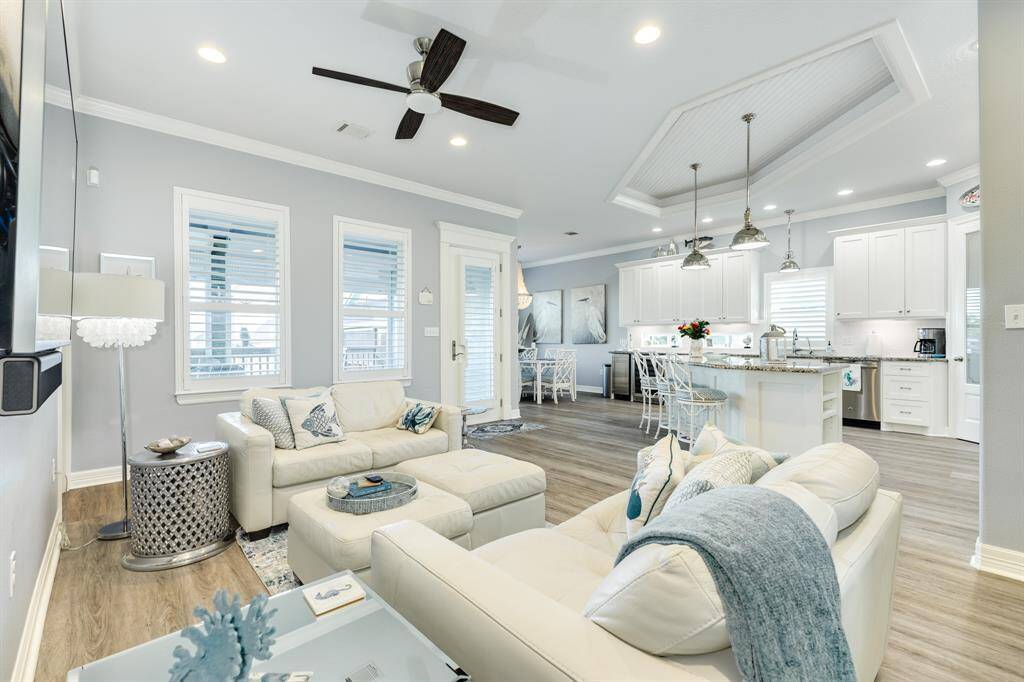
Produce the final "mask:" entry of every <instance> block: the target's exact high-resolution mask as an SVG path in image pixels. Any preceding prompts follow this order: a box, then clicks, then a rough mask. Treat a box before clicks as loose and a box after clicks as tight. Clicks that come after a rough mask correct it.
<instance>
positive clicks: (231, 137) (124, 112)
mask: <svg viewBox="0 0 1024 682" xmlns="http://www.w3.org/2000/svg"><path fill="white" fill-rule="evenodd" d="M46 101H47V102H50V103H51V104H56V105H57V106H63V107H65V108H69V107H70V105H71V94H70V93H69V92H68V91H66V90H63V89H61V88H55V87H52V86H47V88H46ZM75 111H76V112H77V113H80V114H88V115H89V116H96V117H98V118H105V119H107V120H109V121H116V122H118V123H124V124H127V125H131V126H136V127H138V128H145V129H147V130H154V131H156V132H158V133H164V134H166V135H174V136H175V137H183V138H185V139H188V140H194V141H196V142H204V143H206V144H211V145H214V146H217V147H224V148H225V149H232V150H234V151H238V152H244V153H246V154H252V155H254V156H262V157H264V158H267V159H273V160H275V161H282V162H284V163H288V164H291V165H293V166H302V167H304V168H312V169H313V170H318V171H321V172H323V173H330V174H332V175H340V176H341V177H345V178H350V179H352V180H360V181H362V182H368V183H370V184H373V185H380V186H381V187H388V188H390V189H395V190H398V191H400V192H408V193H409V194H418V195H419V196H422V197H427V198H428V199H436V200H438V201H444V202H447V203H449V204H457V205H459V206H465V207H466V208H472V209H475V210H477V211H485V212H487V213H494V214H495V215H500V216H504V217H506V218H513V219H516V220H518V219H519V217H520V216H522V215H523V210H522V209H520V208H516V207H514V206H507V205H505V204H499V203H497V202H494V201H488V200H487V199H481V198H479V197H474V196H470V195H468V194H461V193H459V192H452V191H451V190H447V189H441V188H440V187H434V186H433V185H426V184H424V183H422V182H416V181H414V180H406V179H405V178H400V177H397V176H395V175H388V174H387V173H381V172H378V171H374V170H370V169H368V168H362V167H360V166H354V165H352V164H349V163H342V162H341V161H335V160H334V159H328V158H326V157H323V156H316V155H315V154H307V153H306V152H300V151H297V150H295V149H290V148H288V147H281V146H278V145H275V144H270V143H269V142H261V141H260V140H255V139H253V138H251V137H244V136H242V135H235V134H234V133H228V132H225V131H223V130H217V129H215V128H207V127H206V126H201V125H198V124H196V123H189V122H188V121H182V120H180V119H176V118H171V117H169V116H163V115H161V114H154V113H152V112H150V111H143V110H142V109H135V108H133V107H128V106H125V105H123V104H117V103H115V102H108V101H106V100H102V99H97V98H95V97H86V96H81V95H80V96H76V97H75Z"/></svg>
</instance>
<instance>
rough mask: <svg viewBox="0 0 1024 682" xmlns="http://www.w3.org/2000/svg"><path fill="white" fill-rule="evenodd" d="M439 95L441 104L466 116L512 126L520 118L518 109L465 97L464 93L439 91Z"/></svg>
mask: <svg viewBox="0 0 1024 682" xmlns="http://www.w3.org/2000/svg"><path fill="white" fill-rule="evenodd" d="M438 95H439V96H440V97H441V106H443V107H444V108H446V109H451V110H452V111H457V112H459V113H460V114H465V115H466V116H472V117H474V118H482V119H483V120H485V121H490V122H491V123H500V124H501V125H503V126H510V125H512V124H513V123H515V122H516V119H517V118H519V112H518V111H512V110H511V109H506V108H505V107H499V106H498V105H497V104H491V103H490V102H483V101H481V100H478V99H473V98H472V97H463V96H462V95H446V94H444V93H443V92H441V93H438Z"/></svg>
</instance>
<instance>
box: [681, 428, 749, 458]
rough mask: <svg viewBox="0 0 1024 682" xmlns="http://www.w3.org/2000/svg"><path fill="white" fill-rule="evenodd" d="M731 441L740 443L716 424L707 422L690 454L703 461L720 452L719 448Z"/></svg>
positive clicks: (694, 442)
mask: <svg viewBox="0 0 1024 682" xmlns="http://www.w3.org/2000/svg"><path fill="white" fill-rule="evenodd" d="M730 443H735V444H739V441H737V440H735V439H732V438H729V436H727V435H725V431H722V429H720V428H718V427H717V426H715V425H714V424H705V425H704V428H702V429H701V430H700V433H699V434H698V435H697V438H696V439H694V441H693V445H692V446H691V447H690V456H691V457H693V458H695V459H696V460H697V461H698V462H699V461H703V460H706V459H708V458H710V457H713V456H714V455H716V454H718V451H719V450H721V449H722V448H723V447H725V446H726V445H728V444H730Z"/></svg>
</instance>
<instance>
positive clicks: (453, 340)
mask: <svg viewBox="0 0 1024 682" xmlns="http://www.w3.org/2000/svg"><path fill="white" fill-rule="evenodd" d="M456 347H457V344H456V343H455V339H452V362H455V360H456V359H458V357H459V356H460V355H465V353H457V352H456Z"/></svg>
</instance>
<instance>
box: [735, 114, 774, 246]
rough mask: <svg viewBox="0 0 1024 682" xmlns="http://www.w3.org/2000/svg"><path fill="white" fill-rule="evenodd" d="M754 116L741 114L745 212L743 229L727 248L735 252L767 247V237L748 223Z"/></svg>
mask: <svg viewBox="0 0 1024 682" xmlns="http://www.w3.org/2000/svg"><path fill="white" fill-rule="evenodd" d="M754 116H755V114H743V120H744V121H746V122H747V210H746V211H744V212H743V227H742V228H740V231H739V232H737V233H736V234H734V235H733V236H732V244H730V245H729V248H731V249H736V250H737V251H748V250H750V249H760V248H764V247H765V246H768V237H765V236H764V232H762V231H761V230H759V229H758V228H756V227H754V224H753V223H751V222H750V122H751V121H753V120H754Z"/></svg>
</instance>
